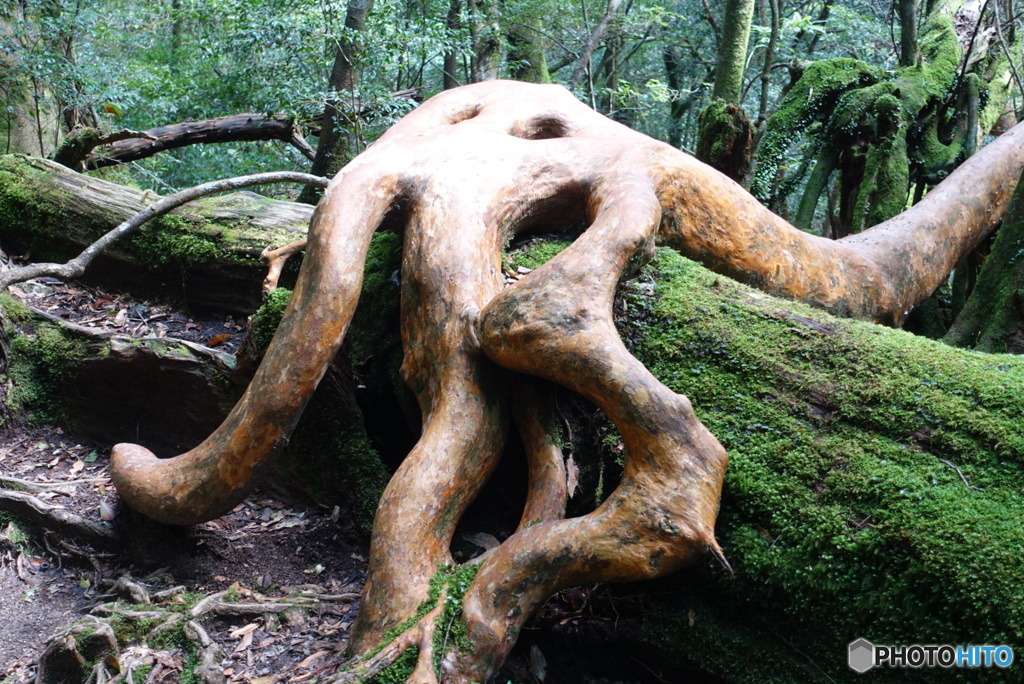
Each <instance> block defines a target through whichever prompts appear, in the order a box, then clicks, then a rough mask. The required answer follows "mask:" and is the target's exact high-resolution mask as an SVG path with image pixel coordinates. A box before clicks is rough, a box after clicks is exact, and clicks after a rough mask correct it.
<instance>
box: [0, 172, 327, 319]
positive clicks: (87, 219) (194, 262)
mask: <svg viewBox="0 0 1024 684" xmlns="http://www.w3.org/2000/svg"><path fill="white" fill-rule="evenodd" d="M157 199H159V196H158V195H156V194H155V193H152V192H150V191H148V190H147V191H143V190H138V189H136V188H130V187H126V186H122V185H117V184H115V183H110V182H108V181H104V180H100V179H98V178H91V177H89V176H84V175H81V174H78V173H75V172H73V171H70V170H69V169H67V168H65V167H63V166H61V165H59V164H56V163H54V162H50V161H46V160H43V159H36V158H32V157H24V156H20V155H9V156H4V157H0V241H2V243H3V245H4V247H5V248H6V249H7V250H8V251H9V252H11V253H14V254H19V253H20V254H29V253H30V254H31V256H32V258H33V259H34V260H36V261H47V260H49V261H64V260H66V259H67V258H69V257H72V256H75V255H77V254H78V253H79V252H81V250H82V249H83V248H84V247H86V246H87V245H89V244H91V243H92V242H94V241H95V240H96V239H97V238H99V237H100V236H102V235H103V234H104V233H106V232H107V231H109V230H111V229H112V228H114V227H115V226H117V225H118V224H119V223H121V222H122V221H124V220H126V219H127V218H129V217H131V216H132V215H134V214H136V213H138V212H139V211H141V210H142V209H143V208H144V207H145V206H147V205H148V204H152V203H153V202H154V201H156V200H157ZM311 215H312V207H309V206H308V205H304V204H298V203H294V202H281V201H276V200H271V199H268V198H266V197H263V196H261V195H257V194H255V193H251V192H240V193H234V194H230V195H221V196H216V197H209V198H206V199H202V200H197V201H195V202H190V203H189V204H186V205H184V206H183V207H181V208H180V209H177V210H175V211H174V212H172V213H171V214H169V215H168V216H165V217H162V218H160V219H157V220H155V221H153V222H152V223H151V224H148V225H146V226H144V227H143V228H142V230H141V231H140V232H139V233H137V234H136V235H134V236H132V237H130V238H129V239H127V240H124V241H123V242H120V243H118V244H117V245H116V247H114V248H113V249H112V250H110V251H109V252H107V253H106V255H105V256H104V257H103V258H102V259H101V260H98V261H97V262H96V264H95V265H94V266H95V269H93V270H91V271H90V273H89V277H95V278H102V279H107V281H108V282H113V279H114V278H115V277H120V278H121V284H122V285H125V284H136V285H137V286H140V287H143V288H148V291H149V292H151V293H159V294H162V295H163V296H165V297H179V298H181V299H183V300H184V301H185V302H186V303H188V304H191V305H196V306H207V307H215V308H217V309H219V310H222V311H235V312H245V313H251V312H252V311H254V310H255V309H256V308H257V307H258V306H259V305H260V302H261V298H262V295H261V292H260V282H261V280H262V278H263V275H262V274H263V273H264V272H265V270H266V266H265V264H264V263H263V262H262V261H261V260H260V253H261V252H262V250H263V249H264V248H266V247H280V246H282V245H285V244H288V243H289V242H293V241H295V240H297V239H299V238H301V237H302V236H303V235H305V232H306V229H307V226H308V223H309V217H310V216H311Z"/></svg>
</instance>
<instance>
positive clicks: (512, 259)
mask: <svg viewBox="0 0 1024 684" xmlns="http://www.w3.org/2000/svg"><path fill="white" fill-rule="evenodd" d="M571 244H572V242H570V241H569V240H532V241H530V242H528V243H526V244H525V245H523V246H521V247H518V248H516V249H514V250H512V251H511V252H509V254H508V255H507V257H506V258H505V268H506V269H508V270H510V271H515V270H516V269H517V268H518V267H520V266H522V267H523V268H529V269H531V270H533V269H536V268H540V267H541V266H543V265H544V264H546V263H547V262H548V261H550V260H551V259H552V257H554V256H555V255H556V254H558V253H559V252H561V251H562V250H563V249H565V248H566V247H568V246H569V245H571Z"/></svg>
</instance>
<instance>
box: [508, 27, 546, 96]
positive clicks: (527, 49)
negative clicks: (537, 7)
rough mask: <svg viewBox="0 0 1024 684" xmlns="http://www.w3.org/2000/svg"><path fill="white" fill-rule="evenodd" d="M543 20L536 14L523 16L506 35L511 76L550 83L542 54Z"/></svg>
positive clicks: (534, 81) (529, 81)
mask: <svg viewBox="0 0 1024 684" xmlns="http://www.w3.org/2000/svg"><path fill="white" fill-rule="evenodd" d="M543 31H544V22H543V20H542V18H541V17H540V16H539V15H537V16H532V17H524V18H523V21H522V22H521V23H518V24H516V26H515V27H514V28H513V29H512V31H511V32H510V33H509V36H508V46H509V51H508V60H509V66H510V68H511V71H512V74H511V76H512V78H514V79H516V80H517V81H527V82H528V83H550V82H551V74H549V73H548V63H547V59H546V58H545V56H544V33H543Z"/></svg>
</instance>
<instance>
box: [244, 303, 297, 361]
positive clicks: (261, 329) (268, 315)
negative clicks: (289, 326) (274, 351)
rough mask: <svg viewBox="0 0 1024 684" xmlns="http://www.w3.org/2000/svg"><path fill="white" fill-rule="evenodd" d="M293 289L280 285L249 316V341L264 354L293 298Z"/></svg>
mask: <svg viewBox="0 0 1024 684" xmlns="http://www.w3.org/2000/svg"><path fill="white" fill-rule="evenodd" d="M291 296H292V291H291V290H289V289H287V288H283V287H279V288H277V289H276V290H273V291H272V292H270V294H268V295H267V297H266V299H264V300H263V304H262V305H261V306H260V308H259V309H257V310H256V313H254V314H253V315H252V316H251V317H250V318H249V341H250V342H251V344H252V345H253V346H254V348H255V349H257V350H258V352H259V353H260V354H262V353H263V352H264V351H265V350H266V348H267V345H268V344H270V339H271V338H272V337H273V336H274V333H275V332H277V326H278V324H280V323H281V317H282V316H283V315H284V310H285V308H286V307H287V306H288V301H289V300H290V299H291Z"/></svg>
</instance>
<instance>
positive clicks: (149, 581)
mask: <svg viewBox="0 0 1024 684" xmlns="http://www.w3.org/2000/svg"><path fill="white" fill-rule="evenodd" d="M0 477H13V478H17V479H19V480H25V481H28V482H33V483H39V484H41V485H59V488H55V489H49V490H48V491H32V487H31V486H29V487H28V490H29V491H30V492H31V493H32V495H33V496H36V497H38V498H40V499H42V500H45V501H47V503H50V504H54V505H59V506H61V507H62V508H65V509H66V510H69V511H71V512H74V513H76V514H78V515H80V516H82V517H84V518H86V519H90V520H93V521H101V518H102V517H103V516H104V513H105V510H101V506H103V508H104V509H106V507H107V506H109V507H111V510H116V506H117V501H116V493H115V492H114V491H113V488H112V487H111V485H110V480H109V477H108V476H107V458H106V450H105V449H101V448H100V447H98V446H97V445H91V444H81V443H78V442H76V441H75V440H74V439H72V438H70V437H69V436H68V435H65V434H62V431H59V429H53V428H37V429H33V430H31V431H29V432H28V433H24V434H18V433H10V434H8V435H7V436H6V438H5V439H3V440H2V441H0ZM332 513H333V511H330V510H325V509H323V508H320V507H317V506H315V505H312V504H309V503H306V502H302V501H298V500H290V499H289V497H288V496H287V494H285V493H282V492H279V491H275V492H274V493H273V495H271V494H269V493H267V492H266V491H265V490H257V491H256V492H255V493H254V494H253V495H251V496H250V497H249V498H248V499H247V500H246V501H245V502H243V503H242V504H240V505H239V506H237V507H236V508H235V510H233V511H232V512H231V513H229V514H228V515H226V516H223V517H221V518H218V519H217V520H215V521H211V522H209V523H205V524H203V525H198V526H196V527H194V528H191V529H188V530H169V529H167V528H161V529H159V530H149V531H147V530H142V533H143V535H146V534H148V535H150V539H148V540H147V539H144V538H143V539H141V540H140V543H138V544H136V545H135V547H134V548H132V549H129V550H127V551H126V552H123V553H118V554H112V553H103V552H100V551H97V550H95V549H91V548H88V547H86V546H83V545H80V544H77V543H76V542H74V540H69V539H66V538H62V535H58V534H55V533H50V532H45V533H40V532H39V530H38V529H37V528H36V529H34V526H24V525H20V524H18V523H14V525H13V526H12V525H10V524H9V523H8V524H6V525H5V526H4V527H5V529H4V530H3V532H4V536H5V537H6V539H7V541H6V543H4V546H6V548H5V549H4V552H3V554H2V555H0V624H2V625H3V629H0V681H7V682H11V683H13V682H31V681H34V677H35V664H36V662H35V661H36V660H37V659H38V657H39V655H40V653H41V651H42V647H43V645H44V644H45V643H46V641H47V639H48V638H49V637H50V636H51V635H53V634H55V633H57V632H59V631H60V630H61V629H63V628H66V627H68V626H69V625H70V624H71V623H73V622H75V621H76V620H78V619H80V618H81V617H83V616H84V615H86V614H88V613H89V611H90V610H92V609H95V608H96V607H97V606H101V605H103V604H104V603H105V602H106V601H109V600H110V597H104V593H105V590H104V587H105V585H106V584H107V583H109V582H111V581H114V580H117V579H118V578H120V577H124V576H130V577H131V578H133V579H135V580H137V581H138V582H140V583H141V584H142V585H143V586H144V587H145V588H146V589H147V590H149V591H150V592H157V591H159V590H161V589H168V588H170V587H174V586H184V587H185V589H186V591H188V592H190V593H193V594H206V595H208V594H211V593H215V592H220V591H224V590H229V589H231V588H232V587H234V592H235V593H238V594H239V595H240V597H243V598H244V600H248V601H251V602H256V603H258V602H263V601H267V602H271V601H273V599H275V598H280V597H284V596H287V595H288V594H289V593H292V592H290V591H289V588H294V587H300V586H301V587H302V588H303V589H305V590H307V591H312V592H315V593H317V594H321V595H332V596H337V595H342V594H358V592H359V591H361V589H362V583H363V580H364V578H365V563H366V546H365V543H364V542H363V541H362V540H360V538H359V537H358V536H357V535H356V534H355V531H354V530H353V528H352V526H351V525H350V524H349V523H348V521H346V520H345V519H343V518H338V517H336V516H335V517H334V519H332ZM105 524H109V525H113V524H128V523H126V522H125V521H122V520H120V519H119V520H115V521H113V522H109V523H105ZM23 535H24V536H23ZM26 536H27V537H28V538H27V539H26V538H25V537H26ZM147 542H149V543H147ZM0 543H3V542H0ZM0 548H2V547H0ZM356 606H357V602H356V601H355V600H354V599H350V600H348V601H347V602H345V603H338V604H336V605H329V607H330V612H324V613H323V614H317V613H315V612H309V613H308V614H307V613H306V612H305V611H294V612H291V613H286V614H285V615H284V616H283V618H282V619H281V620H280V621H279V622H277V624H271V623H269V622H268V621H267V620H266V618H265V617H263V616H261V615H259V614H256V615H255V616H253V615H249V616H237V617H234V616H225V617H221V616H217V617H215V618H214V619H213V620H211V621H210V622H208V623H206V625H205V626H206V629H207V631H208V632H209V634H210V636H211V637H212V638H213V640H214V641H216V642H217V643H218V644H220V645H221V647H222V650H223V651H224V652H225V653H226V654H227V655H226V658H225V659H224V661H223V669H224V673H225V675H226V677H227V681H229V682H249V681H253V680H256V679H258V678H260V677H266V676H269V675H273V674H279V673H285V674H286V675H287V676H285V677H284V678H280V679H277V678H275V679H274V681H286V680H288V681H305V680H304V679H302V678H301V677H302V675H304V674H310V673H312V672H316V671H323V670H324V669H325V668H327V667H329V666H336V665H337V663H339V662H340V661H341V660H342V657H341V653H340V649H341V647H343V646H344V644H345V637H346V635H347V631H348V628H349V626H350V625H351V623H352V620H353V618H354V616H355V614H356ZM248 625H254V627H251V628H249V631H245V630H246V627H247V626H248ZM232 634H235V636H232ZM314 655H316V657H315V658H313V657H312V656H314ZM161 657H162V659H163V660H164V661H165V662H166V663H169V665H168V666H167V667H165V668H164V670H165V672H166V673H167V674H168V676H169V678H168V679H165V680H162V681H171V682H174V681H177V680H178V678H179V676H180V669H178V668H180V665H181V657H180V654H175V653H174V649H169V650H167V651H166V652H165V653H163V654H161ZM303 663H305V664H304V665H303ZM300 665H301V667H299V666H300ZM151 672H152V670H151ZM268 681H269V680H268Z"/></svg>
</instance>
